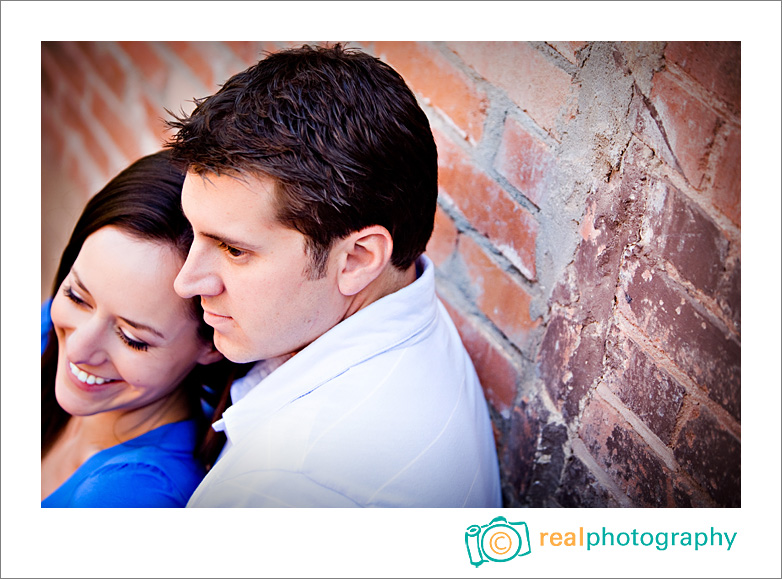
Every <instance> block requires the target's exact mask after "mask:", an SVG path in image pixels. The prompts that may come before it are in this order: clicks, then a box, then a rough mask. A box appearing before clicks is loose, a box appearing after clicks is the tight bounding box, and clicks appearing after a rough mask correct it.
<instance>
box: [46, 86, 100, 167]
mask: <svg viewBox="0 0 782 579" xmlns="http://www.w3.org/2000/svg"><path fill="white" fill-rule="evenodd" d="M75 98H78V96H77V95H73V94H66V95H65V98H63V102H62V108H61V109H59V111H60V115H59V119H58V120H59V122H60V123H62V125H64V126H66V127H69V130H70V131H72V132H73V133H76V135H77V136H78V138H79V140H80V141H81V143H82V145H83V146H84V151H80V152H79V154H78V155H77V156H81V155H84V154H86V155H89V157H91V158H92V160H93V162H94V163H95V164H96V165H97V166H98V167H99V168H100V170H101V171H103V172H104V173H105V172H107V171H108V168H109V158H108V156H107V154H106V152H105V150H104V147H103V145H102V144H101V143H99V142H98V140H97V139H96V137H95V134H94V133H93V130H92V128H91V127H90V126H89V124H88V123H87V120H86V118H85V115H84V113H83V112H82V108H81V107H80V106H79V104H80V103H77V102H75V101H74V99H75ZM71 146H72V145H71Z"/></svg>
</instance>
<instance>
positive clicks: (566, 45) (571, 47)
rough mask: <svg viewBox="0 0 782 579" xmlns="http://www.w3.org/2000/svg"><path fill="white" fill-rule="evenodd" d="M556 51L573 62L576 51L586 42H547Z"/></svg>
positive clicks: (574, 61)
mask: <svg viewBox="0 0 782 579" xmlns="http://www.w3.org/2000/svg"><path fill="white" fill-rule="evenodd" d="M546 44H548V45H549V46H551V47H552V48H554V50H556V51H557V52H558V53H560V54H561V55H562V56H564V57H565V58H567V59H568V60H569V61H570V62H572V63H573V64H575V63H576V52H578V51H579V50H581V49H582V48H584V47H585V46H586V44H587V43H586V42H547V43H546Z"/></svg>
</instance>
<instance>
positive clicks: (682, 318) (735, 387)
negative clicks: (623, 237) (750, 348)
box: [619, 260, 741, 419]
mask: <svg viewBox="0 0 782 579" xmlns="http://www.w3.org/2000/svg"><path fill="white" fill-rule="evenodd" d="M628 266H630V267H631V268H632V267H634V268H635V271H634V272H633V274H632V278H631V279H630V281H629V282H627V281H626V282H625V285H624V293H625V299H624V300H619V308H620V310H621V311H622V312H623V313H624V314H625V315H626V316H627V317H628V319H630V320H631V321H632V322H633V323H634V324H635V325H636V326H638V327H639V328H640V329H641V330H642V331H643V332H644V333H645V334H646V335H647V336H648V337H649V338H650V339H651V340H652V342H653V343H654V344H655V345H656V346H657V347H659V348H660V349H661V350H662V351H663V352H665V354H666V355H667V356H668V357H670V358H671V359H672V360H673V361H674V362H675V363H676V365H677V366H678V367H679V368H681V369H682V370H683V371H684V372H685V373H686V374H687V375H688V376H689V377H690V378H691V379H692V380H693V381H694V382H695V383H696V384H697V385H698V386H700V387H701V388H703V390H704V391H705V392H706V393H707V394H708V396H709V398H711V399H712V400H714V401H715V402H717V403H718V404H720V405H722V407H723V408H725V409H726V410H728V411H729V412H730V413H731V414H733V416H735V417H736V418H737V419H740V417H741V346H740V345H739V344H738V343H737V342H736V341H735V340H734V338H733V337H731V336H730V335H726V334H725V333H724V332H723V331H722V330H720V329H719V328H718V327H717V326H715V324H714V323H713V322H712V320H711V319H710V318H709V317H707V316H706V315H704V314H703V313H702V311H700V310H699V309H698V308H696V307H695V305H694V303H693V301H692V298H691V297H690V296H689V295H687V293H686V292H685V291H684V290H683V289H682V288H680V287H678V286H676V285H675V284H674V283H673V282H672V281H671V280H670V279H668V277H667V276H666V275H665V274H663V273H661V272H659V271H657V270H654V271H653V270H652V269H651V268H650V267H649V266H648V264H646V263H645V262H643V261H638V262H636V261H635V260H628ZM628 300H629V303H628Z"/></svg>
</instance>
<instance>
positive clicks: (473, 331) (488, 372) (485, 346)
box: [442, 300, 519, 416]
mask: <svg viewBox="0 0 782 579" xmlns="http://www.w3.org/2000/svg"><path fill="white" fill-rule="evenodd" d="M442 301H443V305H445V308H446V309H447V310H448V313H449V314H450V316H451V319H452V320H453V322H454V325H455V326H456V329H457V330H458V332H459V335H460V336H461V338H462V342H463V343H464V347H465V349H466V350H467V352H468V353H469V355H470V359H471V360H472V363H473V365H474V366H475V372H476V373H477V374H478V378H479V380H480V381H481V386H482V387H483V392H484V394H485V395H486V400H487V401H488V402H489V404H491V405H492V407H494V409H495V410H496V411H497V412H498V413H499V414H501V415H503V416H506V415H507V414H508V413H509V412H510V408H511V406H513V400H514V399H515V397H516V387H517V384H518V381H519V373H518V370H517V369H516V367H515V366H514V365H513V362H511V360H510V358H509V357H508V356H507V355H506V354H505V352H503V351H502V349H501V348H500V347H499V346H498V345H497V344H495V343H493V342H492V340H490V339H489V338H488V337H487V336H486V334H485V333H484V332H483V331H482V330H481V329H480V328H479V327H477V326H476V325H475V324H473V323H472V322H470V321H469V320H468V319H467V318H466V317H465V316H463V315H462V314H461V312H459V311H458V310H457V309H456V308H454V307H453V306H451V305H450V304H449V303H448V302H447V301H446V300H442Z"/></svg>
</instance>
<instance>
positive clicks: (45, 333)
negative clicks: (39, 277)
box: [41, 298, 52, 354]
mask: <svg viewBox="0 0 782 579" xmlns="http://www.w3.org/2000/svg"><path fill="white" fill-rule="evenodd" d="M51 327H52V299H51V298H49V299H48V300H46V301H45V302H43V303H42V304H41V354H43V351H44V350H45V349H46V342H47V340H48V338H49V329H50V328H51Z"/></svg>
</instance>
